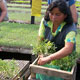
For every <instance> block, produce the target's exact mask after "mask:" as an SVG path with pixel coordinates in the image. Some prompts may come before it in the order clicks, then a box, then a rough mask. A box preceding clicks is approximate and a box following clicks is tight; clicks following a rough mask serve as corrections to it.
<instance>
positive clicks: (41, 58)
mask: <svg viewBox="0 0 80 80" xmlns="http://www.w3.org/2000/svg"><path fill="white" fill-rule="evenodd" d="M49 60H50V58H49V56H47V57H43V56H40V58H39V60H38V62H37V64H39V65H44V64H46V63H47V62H49Z"/></svg>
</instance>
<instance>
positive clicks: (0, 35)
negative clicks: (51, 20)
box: [0, 22, 80, 53]
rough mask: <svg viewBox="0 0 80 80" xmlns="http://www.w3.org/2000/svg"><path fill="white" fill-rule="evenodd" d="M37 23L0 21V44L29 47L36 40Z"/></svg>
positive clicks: (79, 40)
mask: <svg viewBox="0 0 80 80" xmlns="http://www.w3.org/2000/svg"><path fill="white" fill-rule="evenodd" d="M38 29H39V25H35V24H34V25H32V24H19V23H8V22H3V23H0V45H1V46H11V47H26V48H30V47H31V45H35V43H36V41H37V35H38ZM79 38H80V29H78V30H77V36H76V42H77V51H78V52H79V53H80V49H79V48H80V39H79Z"/></svg>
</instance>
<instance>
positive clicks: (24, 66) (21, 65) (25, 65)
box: [12, 60, 29, 80]
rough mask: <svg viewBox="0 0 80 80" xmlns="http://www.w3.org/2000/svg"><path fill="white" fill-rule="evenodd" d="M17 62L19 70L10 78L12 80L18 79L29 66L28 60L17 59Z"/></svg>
mask: <svg viewBox="0 0 80 80" xmlns="http://www.w3.org/2000/svg"><path fill="white" fill-rule="evenodd" d="M17 62H18V63H19V68H20V71H19V73H18V74H17V75H16V76H14V77H13V78H12V80H17V79H19V78H20V77H21V76H22V75H23V73H24V72H25V70H27V69H28V67H29V61H23V60H18V61H17Z"/></svg>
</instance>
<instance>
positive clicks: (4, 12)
mask: <svg viewBox="0 0 80 80" xmlns="http://www.w3.org/2000/svg"><path fill="white" fill-rule="evenodd" d="M0 8H1V10H2V13H1V16H0V22H1V21H2V20H3V19H4V17H5V16H6V14H7V9H6V7H5V5H4V3H3V2H1V3H0Z"/></svg>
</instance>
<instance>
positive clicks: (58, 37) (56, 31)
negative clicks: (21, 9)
mask: <svg viewBox="0 0 80 80" xmlns="http://www.w3.org/2000/svg"><path fill="white" fill-rule="evenodd" d="M75 35H76V27H75V24H74V23H73V19H72V15H71V12H70V9H69V7H68V6H67V4H66V3H65V2H64V1H63V0H62V1H60V0H56V1H54V2H53V3H51V4H50V5H49V7H48V8H47V11H46V14H45V17H44V18H43V19H42V21H41V24H40V29H39V42H41V41H42V40H45V39H47V40H48V41H51V42H54V44H55V46H56V47H57V48H56V52H55V53H53V54H51V55H49V56H46V57H43V55H41V56H40V58H39V60H38V64H39V65H45V64H46V63H48V62H50V61H52V60H58V59H61V58H63V57H66V56H68V55H70V54H71V53H72V52H73V51H75V48H76V46H75V43H76V41H75ZM42 80H45V79H42ZM50 80H52V79H50ZM54 80H55V79H54Z"/></svg>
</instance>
